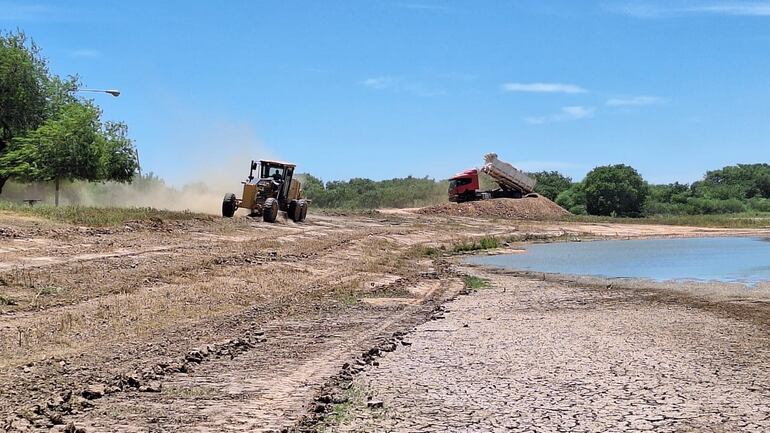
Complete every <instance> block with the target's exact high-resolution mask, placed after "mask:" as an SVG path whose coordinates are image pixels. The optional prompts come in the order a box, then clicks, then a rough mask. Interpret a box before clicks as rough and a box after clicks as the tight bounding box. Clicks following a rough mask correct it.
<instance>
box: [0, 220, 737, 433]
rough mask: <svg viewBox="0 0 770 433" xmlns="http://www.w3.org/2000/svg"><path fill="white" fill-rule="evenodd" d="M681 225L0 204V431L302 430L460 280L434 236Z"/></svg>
mask: <svg viewBox="0 0 770 433" xmlns="http://www.w3.org/2000/svg"><path fill="white" fill-rule="evenodd" d="M693 232H697V230H696V229H689V228H676V227H673V228H670V227H667V228H661V227H655V226H631V225H616V226H613V225H607V224H602V225H590V224H582V225H579V226H578V225H573V224H569V223H548V224H537V223H532V222H527V223H523V222H504V221H476V220H465V219H451V220H450V219H444V218H439V217H427V216H417V215H413V214H410V213H393V214H385V213H382V214H372V215H361V216H321V215H312V216H311V217H310V218H309V219H308V223H306V224H300V225H298V224H294V223H292V222H290V221H280V222H279V224H276V225H266V224H264V223H261V222H258V221H253V220H251V219H248V218H236V219H234V220H223V219H219V218H211V219H201V220H191V221H159V220H156V221H145V222H136V223H129V224H127V225H125V226H122V227H115V228H106V229H103V228H98V229H97V228H85V227H74V226H70V225H66V224H55V223H51V222H46V221H43V220H37V219H32V218H20V217H16V216H12V215H0V415H2V417H1V418H0V427H3V428H4V429H5V430H6V431H49V430H53V431H65V430H66V431H71V430H72V429H71V428H70V427H67V425H68V424H70V425H71V426H74V428H75V430H76V429H80V428H82V429H85V431H88V432H102V431H126V432H134V431H136V432H138V431H142V432H147V431H150V432H155V431H202V432H208V431H210V432H215V431H216V432H219V431H282V430H294V429H297V428H304V427H307V426H308V424H307V419H306V418H307V415H308V414H309V413H310V412H314V411H315V410H316V409H318V410H326V409H323V408H320V409H319V408H318V407H317V402H316V401H315V400H314V399H315V398H316V397H318V396H319V395H320V394H322V393H323V392H325V390H326V389H327V388H328V386H329V383H330V381H333V379H334V378H338V377H346V376H347V375H350V374H353V373H355V372H356V371H357V370H358V369H360V368H359V364H365V365H368V366H370V368H371V367H372V366H374V364H376V363H378V362H382V363H383V364H384V363H385V362H388V361H387V360H388V359H391V358H389V356H391V355H393V356H398V354H400V353H402V352H400V351H399V350H400V349H399V350H396V351H395V352H394V353H392V354H385V355H386V356H384V357H382V360H381V361H376V360H373V359H372V358H371V357H368V358H367V357H364V361H361V353H362V352H367V351H369V350H370V349H372V348H378V347H389V346H388V345H391V344H392V339H391V336H392V335H393V334H394V333H397V334H398V333H401V332H405V331H408V330H410V329H411V328H412V327H413V326H417V325H419V324H420V323H423V322H425V321H426V320H428V319H430V318H431V317H435V312H436V308H437V307H438V306H439V305H441V304H443V303H445V302H446V301H448V300H449V299H451V298H454V297H455V296H456V295H457V293H458V292H460V291H462V290H463V284H462V282H461V279H460V278H458V276H459V275H460V274H458V272H457V270H456V269H455V268H454V266H453V264H452V261H451V258H447V257H445V256H444V255H443V254H441V249H436V248H438V247H442V246H443V247H444V248H445V250H446V249H449V250H451V247H452V245H453V244H455V243H456V242H458V241H461V240H467V239H469V238H474V237H480V236H489V235H494V236H498V237H499V238H501V239H511V240H515V239H529V238H533V237H537V238H540V239H542V238H549V237H563V236H581V237H585V236H592V233H598V234H600V235H602V236H624V237H625V236H657V235H661V234H665V235H688V234H692V233H693ZM720 233H725V232H724V231H715V232H713V233H710V234H720ZM461 299H465V298H461ZM468 299H471V298H468ZM429 323H435V321H432V322H429ZM423 326H425V325H423ZM398 335H400V334H398ZM408 338H413V337H408ZM416 341H417V340H415V344H417V343H416ZM388 350H389V349H388ZM367 353H368V352H367ZM378 353H379V352H378ZM383 354H384V353H383ZM392 359H395V358H392ZM355 360H358V362H359V364H354V361H355ZM351 364H354V365H353V367H351ZM361 368H363V367H361ZM383 371H384V370H383ZM427 379H428V377H426V380H427ZM303 419H305V421H304V422H303V421H302V420H303ZM303 426H304V427H303ZM313 428H314V427H313Z"/></svg>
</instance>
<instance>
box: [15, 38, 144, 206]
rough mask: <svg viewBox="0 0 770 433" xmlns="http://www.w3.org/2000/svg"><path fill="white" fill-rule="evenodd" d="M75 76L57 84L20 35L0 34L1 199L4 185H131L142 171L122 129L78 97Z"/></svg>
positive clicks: (34, 49) (38, 54)
mask: <svg viewBox="0 0 770 433" xmlns="http://www.w3.org/2000/svg"><path fill="white" fill-rule="evenodd" d="M79 87H80V80H79V78H78V77H77V76H70V77H67V78H62V77H59V76H58V75H56V74H54V73H52V72H51V71H50V70H49V68H48V62H47V60H46V59H45V58H44V57H43V56H42V55H41V51H40V48H39V47H38V46H37V45H36V44H35V43H34V42H33V41H32V40H30V39H29V38H28V37H27V36H26V35H25V34H24V33H23V32H21V31H17V32H7V33H6V32H0V193H2V190H3V187H4V186H5V184H6V182H7V181H8V180H9V179H14V180H17V181H20V182H54V184H55V186H56V203H57V204H58V197H59V194H58V191H59V185H60V183H61V182H63V181H72V180H85V181H117V182H129V181H131V179H132V178H133V177H134V175H135V173H136V172H137V171H138V170H139V159H138V155H137V152H136V148H135V147H134V144H133V142H132V140H131V139H130V138H128V131H127V127H126V125H125V124H124V123H122V122H110V121H104V120H103V119H102V112H101V110H100V109H99V107H98V106H97V105H96V104H94V102H93V101H90V100H86V99H81V98H78V97H77V96H75V91H76V90H77V89H78V88H79Z"/></svg>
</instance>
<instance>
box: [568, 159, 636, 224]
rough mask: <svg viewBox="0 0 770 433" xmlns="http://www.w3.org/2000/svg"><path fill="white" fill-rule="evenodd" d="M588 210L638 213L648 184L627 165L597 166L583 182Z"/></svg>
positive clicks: (593, 212)
mask: <svg viewBox="0 0 770 433" xmlns="http://www.w3.org/2000/svg"><path fill="white" fill-rule="evenodd" d="M583 189H584V190H585V198H586V210H587V211H588V213H589V214H591V215H616V216H639V215H641V213H642V206H643V205H644V201H645V199H646V198H647V194H648V186H647V183H646V182H645V181H644V179H642V176H641V175H639V173H638V172H637V171H636V170H634V169H633V168H632V167H629V166H627V165H624V164H617V165H608V166H603V167H597V168H595V169H593V170H591V171H590V172H589V173H588V174H587V175H586V178H585V180H584V181H583Z"/></svg>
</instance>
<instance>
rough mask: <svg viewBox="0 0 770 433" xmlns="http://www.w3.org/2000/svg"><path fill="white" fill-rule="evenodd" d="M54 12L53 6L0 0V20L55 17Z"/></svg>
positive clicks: (35, 19) (29, 19)
mask: <svg viewBox="0 0 770 433" xmlns="http://www.w3.org/2000/svg"><path fill="white" fill-rule="evenodd" d="M56 12H57V10H56V9H55V8H53V7H51V6H49V5H45V4H40V3H32V2H27V3H16V2H5V1H0V21H37V20H47V19H49V18H53V17H55V15H56Z"/></svg>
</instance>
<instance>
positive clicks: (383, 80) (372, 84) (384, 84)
mask: <svg viewBox="0 0 770 433" xmlns="http://www.w3.org/2000/svg"><path fill="white" fill-rule="evenodd" d="M397 81H398V79H396V78H394V77H388V76H383V77H373V78H367V79H365V80H363V81H361V84H363V85H364V86H366V87H369V88H372V89H387V88H388V87H392V86H393V85H394V84H395V83H396V82H397Z"/></svg>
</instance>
